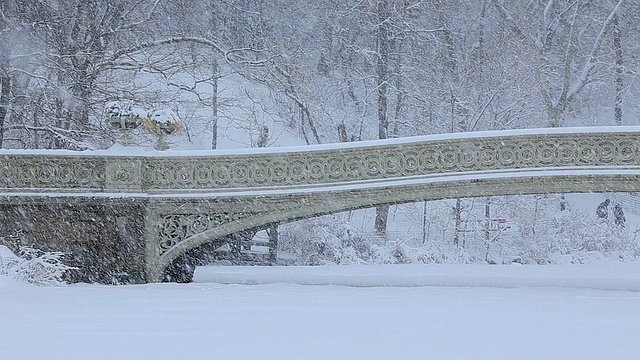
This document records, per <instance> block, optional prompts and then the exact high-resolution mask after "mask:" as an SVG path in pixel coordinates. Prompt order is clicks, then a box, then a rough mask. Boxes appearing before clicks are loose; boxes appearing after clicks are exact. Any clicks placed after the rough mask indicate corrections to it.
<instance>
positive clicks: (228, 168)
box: [0, 127, 640, 283]
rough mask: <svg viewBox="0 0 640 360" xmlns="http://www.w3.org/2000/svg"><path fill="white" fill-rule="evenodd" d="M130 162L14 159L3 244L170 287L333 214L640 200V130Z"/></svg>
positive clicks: (80, 276) (99, 157)
mask: <svg viewBox="0 0 640 360" xmlns="http://www.w3.org/2000/svg"><path fill="white" fill-rule="evenodd" d="M119 151H121V153H118V151H115V150H114V151H110V150H106V151H93V152H72V151H58V150H55V151H53V150H52V151H38V150H0V236H2V238H0V243H1V242H4V243H5V244H7V245H8V246H10V247H11V246H13V247H14V248H15V247H17V246H18V245H20V243H22V244H27V245H34V246H35V247H38V248H41V249H43V250H56V251H62V252H64V253H65V254H67V256H68V257H67V261H68V262H69V264H70V265H74V266H76V267H78V268H79V269H78V270H77V271H76V272H75V275H74V276H75V277H74V280H77V281H100V282H112V281H116V280H115V279H118V280H117V281H119V282H125V283H142V282H157V281H162V280H163V279H166V277H167V274H168V272H170V271H172V270H171V269H174V268H175V264H176V262H177V261H178V259H180V257H181V256H183V255H184V254H185V253H188V252H189V251H195V250H197V249H199V248H202V247H204V246H209V245H210V244H215V243H216V242H219V241H220V240H221V239H228V238H229V237H230V236H234V235H235V234H242V233H243V232H246V231H247V230H250V229H260V228H265V227H267V226H269V225H274V224H279V223H284V222H289V221H293V220H298V219H304V218H310V217H315V216H318V215H323V214H330V213H335V212H341V211H346V210H353V209H359V208H366V207H372V206H376V205H382V204H397V203H406V202H413V201H423V200H437V199H451V198H458V197H476V196H493V195H521V194H540V193H559V192H635V191H640V181H639V180H640V127H615V128H560V129H529V130H509V131H494V132H477V133H460V134H442V135H430V136H421V137H412V138H403V139H390V140H378V141H363V142H357V143H340V144H331V145H318V146H306V147H290V148H269V149H243V150H235V151H222V150H218V151H188V152H187V151H185V152H182V151H166V152H155V151H142V150H140V149H131V150H126V152H122V151H124V150H119ZM136 151H138V152H137V153H136ZM16 233H18V234H19V236H13V235H11V234H16Z"/></svg>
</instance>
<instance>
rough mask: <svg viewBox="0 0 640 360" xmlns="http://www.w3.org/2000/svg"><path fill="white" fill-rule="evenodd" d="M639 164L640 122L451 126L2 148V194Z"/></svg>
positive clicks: (221, 187)
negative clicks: (272, 145)
mask: <svg viewBox="0 0 640 360" xmlns="http://www.w3.org/2000/svg"><path fill="white" fill-rule="evenodd" d="M639 165H640V127H624V128H620V127H618V128H573V129H571V128H562V129H530V130H510V131H496V132H479V133H465V134H444V135H433V136H423V137H415V138H404V139H390V140H380V141H368V142H359V143H347V144H331V145H324V146H310V147H296V148H279V149H260V150H255V151H252V150H247V151H237V152H232V151H190V152H180V151H173V152H164V153H163V152H148V153H146V154H143V155H112V154H110V153H109V151H96V152H92V153H87V152H80V153H72V152H69V151H33V152H30V151H17V150H16V151H11V150H2V151H0V192H4V193H21V192H25V193H34V192H54V193H61V192H68V193H92V192H93V193H107V194H108V193H145V194H154V193H155V194H162V193H203V192H219V191H231V190H232V191H239V190H243V189H248V190H255V189H277V188H284V189H286V188H304V187H318V186H332V185H337V184H353V183H358V182H361V183H367V182H375V181H380V180H392V179H407V178H421V177H433V176H440V175H442V174H453V173H455V174H474V173H481V172H499V171H512V170H514V169H538V170H543V169H548V168H559V167H562V168H573V167H579V168H589V167H621V166H622V167H637V166H639Z"/></svg>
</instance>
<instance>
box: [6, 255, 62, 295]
mask: <svg viewBox="0 0 640 360" xmlns="http://www.w3.org/2000/svg"><path fill="white" fill-rule="evenodd" d="M62 256H63V253H61V252H45V251H41V250H38V249H34V248H32V247H29V246H21V247H20V251H19V256H16V255H14V254H13V253H12V252H11V251H10V250H9V249H8V248H6V247H4V246H0V275H5V276H10V277H13V278H15V279H17V280H20V281H25V282H28V283H31V284H35V285H42V286H53V285H58V284H60V283H61V282H62V275H63V274H64V273H65V271H67V270H71V269H74V268H73V267H70V266H67V265H65V264H63V263H62V261H61V258H62Z"/></svg>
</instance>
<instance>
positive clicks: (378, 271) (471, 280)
mask: <svg viewBox="0 0 640 360" xmlns="http://www.w3.org/2000/svg"><path fill="white" fill-rule="evenodd" d="M194 282H200V283H205V282H215V283H221V284H270V283H293V284H300V285H344V286H357V287H387V286H395V287H414V286H452V287H498V288H519V287H552V288H557V287H560V288H583V289H600V290H621V291H640V263H605V264H588V265H496V266H490V265H459V264H455V265H440V264H410V265H348V266H311V267H309V266H290V267H287V266H272V267H259V266H208V267H198V268H197V269H196V273H195V276H194Z"/></svg>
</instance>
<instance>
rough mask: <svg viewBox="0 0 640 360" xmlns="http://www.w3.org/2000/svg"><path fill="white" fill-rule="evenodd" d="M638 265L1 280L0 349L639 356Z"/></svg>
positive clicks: (145, 354)
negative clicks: (178, 280) (184, 280)
mask: <svg viewBox="0 0 640 360" xmlns="http://www.w3.org/2000/svg"><path fill="white" fill-rule="evenodd" d="M639 270H640V264H621V265H619V264H602V265H588V266H554V267H547V266H539V267H523V266H499V267H489V266H479V265H474V266H467V265H453V266H431V265H428V266H427V265H422V266H385V267H378V266H376V267H371V268H365V267H351V266H333V267H317V268H288V269H281V268H240V267H238V268H231V267H228V268H225V267H213V268H202V269H198V272H197V273H196V280H197V281H202V282H201V283H193V284H184V285H178V284H150V285H140V286H119V287H114V286H97V285H73V286H61V287H53V288H51V287H49V288H46V287H34V286H30V285H26V284H22V283H17V282H14V281H13V280H10V279H9V278H7V277H6V276H0V359H118V360H121V359H192V358H205V359H208V358H212V359H603V358H613V359H635V358H638V354H640V342H639V341H638V339H640V310H639V309H640V292H639V291H638V290H640V271H639ZM234 274H235V275H234ZM247 279H254V280H252V282H254V283H260V284H259V285H247V284H241V283H243V282H247V281H248V280H247ZM407 279H410V280H407ZM429 279H431V280H429ZM223 282H225V283H227V284H224V283H223ZM233 282H236V284H231V283H233ZM301 283H302V284H316V285H301ZM320 284H324V285H320ZM329 284H334V285H329ZM335 284H349V285H359V286H345V285H335ZM444 284H447V285H455V286H416V285H444ZM612 284H613V285H612ZM616 284H617V285H616ZM363 285H368V286H363ZM381 285H386V286H381ZM410 285H411V286H410ZM587 287H590V288H587ZM604 289H609V290H604ZM610 289H626V290H625V291H620V290H610Z"/></svg>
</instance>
